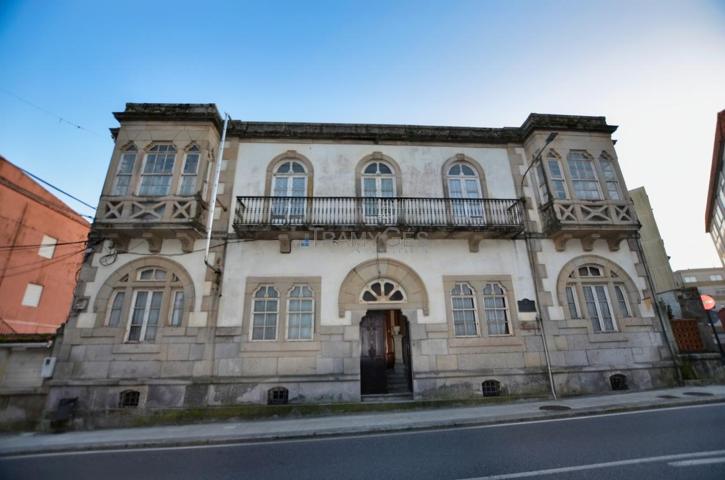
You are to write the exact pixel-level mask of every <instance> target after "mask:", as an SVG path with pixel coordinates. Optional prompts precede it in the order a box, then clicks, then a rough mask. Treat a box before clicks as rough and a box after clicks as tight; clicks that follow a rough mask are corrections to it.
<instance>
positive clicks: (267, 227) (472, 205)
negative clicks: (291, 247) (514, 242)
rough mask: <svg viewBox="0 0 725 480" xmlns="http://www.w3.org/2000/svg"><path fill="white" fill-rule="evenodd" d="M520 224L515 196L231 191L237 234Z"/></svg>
mask: <svg viewBox="0 0 725 480" xmlns="http://www.w3.org/2000/svg"><path fill="white" fill-rule="evenodd" d="M523 228H524V223H523V212H522V209H521V202H520V201H519V200H516V199H488V198H486V199H458V198H403V197H393V198H364V197H237V208H236V213H235V217H234V229H235V230H236V232H237V234H238V235H239V236H240V237H242V238H257V239H273V238H278V236H279V234H280V233H284V234H286V235H288V236H289V238H309V233H308V232H310V231H312V230H323V231H325V232H368V231H369V232H384V231H386V230H387V231H390V230H395V229H397V230H398V231H399V232H401V233H402V232H421V231H425V232H427V233H429V236H430V238H477V239H481V238H510V237H513V236H515V235H517V234H518V233H520V232H522V231H523Z"/></svg>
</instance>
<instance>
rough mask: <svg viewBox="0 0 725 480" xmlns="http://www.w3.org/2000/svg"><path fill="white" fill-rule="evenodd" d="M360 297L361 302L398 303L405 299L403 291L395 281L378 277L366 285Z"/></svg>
mask: <svg viewBox="0 0 725 480" xmlns="http://www.w3.org/2000/svg"><path fill="white" fill-rule="evenodd" d="M360 299H361V300H362V302H363V303H400V302H404V301H405V292H404V291H403V288H402V287H401V286H400V285H399V284H398V283H397V282H394V281H392V280H388V279H379V280H374V281H372V282H370V283H369V284H368V285H367V287H366V288H365V289H364V290H363V292H362V294H361V296H360Z"/></svg>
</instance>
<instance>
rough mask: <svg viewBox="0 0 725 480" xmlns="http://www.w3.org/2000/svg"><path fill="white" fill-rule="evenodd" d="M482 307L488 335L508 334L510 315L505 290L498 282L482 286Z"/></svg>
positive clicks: (509, 331)
mask: <svg viewBox="0 0 725 480" xmlns="http://www.w3.org/2000/svg"><path fill="white" fill-rule="evenodd" d="M483 308H484V313H485V314H486V323H487V324H488V334H489V335H510V334H511V317H510V315H509V310H508V305H507V302H506V290H504V288H503V287H502V286H501V284H499V283H487V284H486V285H484V286H483Z"/></svg>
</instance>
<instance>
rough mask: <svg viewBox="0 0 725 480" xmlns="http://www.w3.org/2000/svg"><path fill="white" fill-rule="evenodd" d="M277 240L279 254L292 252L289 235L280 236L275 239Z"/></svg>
mask: <svg viewBox="0 0 725 480" xmlns="http://www.w3.org/2000/svg"><path fill="white" fill-rule="evenodd" d="M277 238H278V240H279V253H291V252H292V240H291V239H290V237H289V235H286V234H284V235H280V236H279V237H277Z"/></svg>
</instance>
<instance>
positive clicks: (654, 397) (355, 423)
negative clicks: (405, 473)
mask: <svg viewBox="0 0 725 480" xmlns="http://www.w3.org/2000/svg"><path fill="white" fill-rule="evenodd" d="M717 402H725V385H709V386H696V387H681V388H671V389H665V390H650V391H645V392H632V393H622V394H607V395H600V396H587V397H576V398H567V399H564V400H558V401H543V402H542V401H537V402H513V403H508V404H495V405H485V406H476V407H457V408H438V409H429V410H412V411H404V412H385V413H372V414H352V415H334V416H327V417H307V418H298V419H279V420H254V421H244V422H239V421H233V422H224V423H206V424H195V425H184V426H165V427H147V428H125V429H113V430H96V431H81V432H68V433H62V434H44V433H23V434H12V435H4V436H1V437H0V456H3V455H14V454H27V453H41V452H66V451H85V450H100V449H117V448H139V447H147V448H150V447H172V446H183V445H211V444H222V443H234V442H251V441H258V440H275V439H277V440H278V439H296V438H306V437H323V436H334V435H346V434H362V433H376V432H378V433H379V432H395V431H407V430H420V429H432V428H446V427H456V426H473V425H488V424H496V423H506V422H518V421H525V420H542V419H551V418H565V417H575V416H581V415H592V414H601V413H611V412H621V411H634V410H642V409H648V408H664V407H674V406H681V405H695V404H704V403H717ZM547 406H549V407H550V406H558V408H557V407H555V409H552V410H546V409H544V410H542V409H541V407H547ZM565 407H568V408H565Z"/></svg>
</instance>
